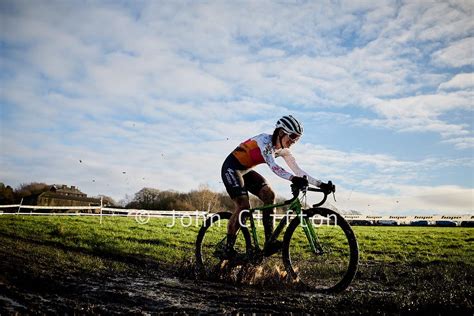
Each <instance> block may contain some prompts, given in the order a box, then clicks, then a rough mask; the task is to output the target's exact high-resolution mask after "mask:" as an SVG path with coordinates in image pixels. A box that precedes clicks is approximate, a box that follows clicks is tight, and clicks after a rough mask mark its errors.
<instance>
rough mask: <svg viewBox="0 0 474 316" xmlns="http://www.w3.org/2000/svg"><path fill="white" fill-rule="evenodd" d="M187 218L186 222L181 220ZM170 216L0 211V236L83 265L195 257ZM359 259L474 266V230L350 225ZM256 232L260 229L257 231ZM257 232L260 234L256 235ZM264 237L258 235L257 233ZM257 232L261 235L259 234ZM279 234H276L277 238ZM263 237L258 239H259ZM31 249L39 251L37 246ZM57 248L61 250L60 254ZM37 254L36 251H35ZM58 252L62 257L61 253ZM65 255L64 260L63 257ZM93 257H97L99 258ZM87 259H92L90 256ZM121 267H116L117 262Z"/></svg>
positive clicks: (194, 229) (187, 233)
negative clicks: (140, 219) (143, 218)
mask: <svg viewBox="0 0 474 316" xmlns="http://www.w3.org/2000/svg"><path fill="white" fill-rule="evenodd" d="M185 223H187V221H186V222H185ZM170 224H171V219H156V218H152V219H151V220H150V221H149V223H147V224H138V223H137V222H136V221H135V220H134V218H126V217H103V219H102V223H100V218H99V217H86V216H84V217H78V216H71V217H66V216H22V215H2V216H0V240H2V242H3V243H6V242H7V241H6V240H5V239H9V240H10V241H9V242H10V243H11V242H12V240H14V241H15V243H16V245H12V246H15V247H21V244H22V243H35V244H36V245H38V247H40V248H38V249H42V251H43V252H46V251H47V250H46V248H41V247H49V248H48V249H61V251H59V250H50V252H51V251H52V252H54V251H56V253H51V254H50V255H54V256H56V257H58V260H59V261H61V260H64V261H65V262H68V261H70V260H69V259H70V258H69V257H70V256H71V254H70V252H71V251H72V252H74V253H76V254H77V255H78V256H79V257H81V260H83V261H84V262H82V263H81V264H82V265H83V266H88V265H89V266H91V267H92V266H99V267H100V262H99V263H98V262H96V261H94V260H95V259H91V256H92V257H94V256H99V257H100V258H105V259H107V258H125V259H126V258H145V259H147V260H152V261H156V262H157V263H159V264H163V265H170V266H171V265H175V264H176V263H177V262H183V261H190V260H193V259H194V242H195V238H196V236H197V233H198V230H199V227H198V225H196V222H193V225H191V226H189V227H182V226H181V225H180V222H179V221H178V222H177V225H176V226H174V227H168V226H169V225H170ZM353 229H354V231H355V233H356V236H357V239H358V242H359V248H360V258H361V263H370V262H386V263H406V264H411V263H424V262H426V263H432V262H445V263H464V264H469V265H474V247H473V243H472V241H474V229H472V228H459V227H455V228H449V227H353ZM260 235H261V232H260ZM261 236H262V235H261ZM262 237H263V236H262ZM262 237H261V238H262ZM280 238H281V237H280ZM262 241H263V239H262V240H261V242H262ZM38 249H37V250H36V251H37V252H38V253H41V251H39V250H38ZM59 253H60V254H59ZM39 256H40V255H39ZM61 256H62V257H61ZM68 258H69V259H68ZM100 258H99V259H97V260H102V259H100ZM91 260H92V261H91ZM117 268H120V267H117Z"/></svg>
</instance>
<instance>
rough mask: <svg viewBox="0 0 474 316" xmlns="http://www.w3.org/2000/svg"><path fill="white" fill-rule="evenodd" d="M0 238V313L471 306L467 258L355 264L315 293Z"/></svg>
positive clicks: (462, 311) (188, 266) (449, 310)
mask: <svg viewBox="0 0 474 316" xmlns="http://www.w3.org/2000/svg"><path fill="white" fill-rule="evenodd" d="M3 241H5V242H3V244H0V258H1V259H0V314H1V315H4V314H50V313H52V314H64V313H69V314H115V313H116V314H125V313H126V314H159V313H179V314H195V313H214V314H215V313H218V314H221V313H240V314H245V313H279V314H282V313H287V314H290V313H298V314H300V313H307V314H315V313H318V314H323V313H324V314H339V315H362V314H364V315H365V314H367V313H370V314H379V315H391V314H407V315H408V314H421V313H423V314H433V315H472V314H473V313H474V309H473V303H472V302H473V300H472V299H473V284H474V282H473V281H474V280H473V279H474V278H473V271H472V270H473V269H472V267H471V266H468V265H459V264H458V265H452V264H450V265H447V264H444V263H441V262H434V263H429V264H428V263H427V264H421V263H420V264H412V265H410V266H407V265H403V264H391V265H387V264H381V263H379V264H375V263H372V264H369V263H362V264H361V266H360V270H359V273H358V275H357V277H356V280H355V281H354V283H353V285H352V286H351V287H350V288H349V289H348V290H346V291H345V292H344V293H342V294H338V295H322V294H314V293H301V292H297V291H294V290H291V289H290V287H289V286H288V285H287V284H285V283H284V282H281V281H278V280H275V277H274V276H271V275H270V276H268V278H270V279H267V280H265V277H263V278H262V280H261V282H257V284H256V285H255V284H254V285H249V284H246V283H245V282H243V283H240V284H236V283H233V284H232V283H226V282H215V281H214V282H210V281H202V280H197V279H196V278H195V277H194V273H193V265H192V262H189V261H186V260H184V261H183V262H180V263H177V264H176V266H175V267H165V266H160V265H159V264H158V263H156V262H153V261H152V260H150V259H147V258H135V257H118V256H117V257H104V258H101V261H102V262H103V263H104V265H105V267H108V266H110V270H108V269H107V268H106V269H100V270H98V271H94V272H91V271H84V270H83V271H74V270H72V271H65V270H64V267H63V266H58V265H57V262H56V261H55V260H54V258H50V259H48V258H46V259H45V258H41V260H39V259H38V258H36V257H35V256H33V255H32V254H30V253H28V252H27V251H25V250H24V249H27V248H24V249H23V248H21V249H18V248H17V249H13V248H12V247H9V246H8V245H9V243H8V242H6V241H7V240H6V239H5V237H4V238H3ZM10 245H11V244H10ZM64 251H66V252H68V253H69V252H71V251H72V250H64ZM81 255H83V254H81ZM93 255H94V256H100V254H93ZM71 257H72V258H74V256H71ZM117 262H119V263H120V265H121V266H122V268H121V269H120V271H117V269H116V264H117Z"/></svg>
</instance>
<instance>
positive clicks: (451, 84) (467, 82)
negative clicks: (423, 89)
mask: <svg viewBox="0 0 474 316" xmlns="http://www.w3.org/2000/svg"><path fill="white" fill-rule="evenodd" d="M438 89H439V90H469V89H474V74H473V73H461V74H457V75H455V76H454V77H453V78H451V79H450V80H449V81H447V82H443V83H442V84H440V85H439V87H438Z"/></svg>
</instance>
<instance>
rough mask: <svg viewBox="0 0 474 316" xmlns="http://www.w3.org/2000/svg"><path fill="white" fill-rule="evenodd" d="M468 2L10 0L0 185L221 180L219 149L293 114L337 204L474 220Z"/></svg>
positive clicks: (0, 44) (1, 66)
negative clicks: (331, 185) (472, 216)
mask: <svg viewBox="0 0 474 316" xmlns="http://www.w3.org/2000/svg"><path fill="white" fill-rule="evenodd" d="M473 9H474V2H472V1H427V0H424V1H158V0H156V1H85V0H81V1H79V0H75V1H73V0H70V1H53V0H51V1H43V0H37V1H22V0H0V54H1V55H0V57H1V58H0V117H1V119H0V132H1V134H0V182H3V183H5V184H9V185H11V186H13V187H17V186H19V185H20V184H22V183H30V182H45V183H48V184H53V183H54V184H68V185H75V186H77V187H79V189H80V190H81V191H83V192H85V193H87V194H88V195H89V196H95V195H98V194H105V195H108V196H111V197H113V198H114V199H116V200H121V199H123V198H124V197H125V196H126V195H128V196H129V197H130V196H132V197H133V195H134V193H136V192H137V191H139V190H140V189H141V188H143V187H152V188H157V189H160V190H176V191H180V192H187V191H190V190H193V189H197V188H198V187H199V186H200V185H207V186H208V187H209V188H211V189H212V190H214V191H218V192H222V191H224V186H223V184H222V181H221V179H220V168H221V165H222V162H223V161H224V159H225V158H226V156H227V155H228V154H229V153H230V152H231V151H232V150H233V149H234V148H235V147H236V146H237V145H238V144H239V143H240V142H242V141H244V140H246V139H248V138H249V137H252V136H254V135H257V134H260V133H269V134H271V133H272V132H273V129H274V125H275V123H276V121H277V120H278V119H279V118H280V117H281V116H282V115H288V114H291V115H293V116H295V117H296V118H297V119H298V120H300V121H301V122H302V123H303V125H304V130H305V133H304V136H303V137H302V139H301V140H300V141H299V142H298V143H297V144H296V145H294V146H293V147H292V152H293V155H294V156H295V158H296V160H297V162H298V164H299V165H300V167H301V168H302V169H304V170H305V171H307V172H308V173H309V174H311V175H312V176H314V177H315V178H317V179H321V180H322V181H325V182H326V181H328V180H332V181H333V182H334V183H335V184H336V187H337V192H336V200H337V201H334V200H331V203H332V205H334V206H335V207H337V208H338V209H340V210H357V211H360V212H362V213H364V214H393V215H410V214H473V213H474V211H473V210H474V190H473V184H474V168H473V161H474V159H473V158H474V157H473V156H474V149H473V147H474V137H473V122H474V114H473V100H474V98H473V96H474V76H473V62H474V19H473ZM280 159H281V158H279V159H277V160H276V161H277V163H279V164H281V165H282V166H283V167H285V168H287V167H286V165H285V163H284V161H283V160H280ZM287 169H288V168H287ZM255 170H256V171H258V172H260V173H261V174H262V175H264V177H265V178H266V179H267V180H268V182H269V183H270V184H271V186H272V187H273V189H274V190H275V191H276V193H277V195H278V196H280V197H284V198H286V197H290V190H289V182H288V181H287V180H284V179H281V178H278V177H277V176H276V175H274V174H273V173H272V172H271V171H270V170H269V168H268V167H267V166H266V165H259V166H257V167H256V168H255ZM308 199H309V201H310V202H312V201H316V199H317V197H316V196H308Z"/></svg>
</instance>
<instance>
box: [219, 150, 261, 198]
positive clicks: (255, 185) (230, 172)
mask: <svg viewBox="0 0 474 316" xmlns="http://www.w3.org/2000/svg"><path fill="white" fill-rule="evenodd" d="M221 177H222V181H223V182H224V185H225V188H226V190H227V193H229V195H230V197H231V198H232V199H234V198H236V197H238V196H241V195H248V192H250V193H252V194H255V195H258V193H259V192H260V189H261V188H262V187H264V186H265V185H267V181H266V180H265V178H264V177H262V175H260V174H259V173H258V172H256V171H254V170H248V169H246V168H245V167H244V166H242V165H241V164H240V162H239V161H238V160H237V158H235V156H234V155H232V154H230V155H229V156H227V158H226V160H225V161H224V163H223V164H222V170H221Z"/></svg>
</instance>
